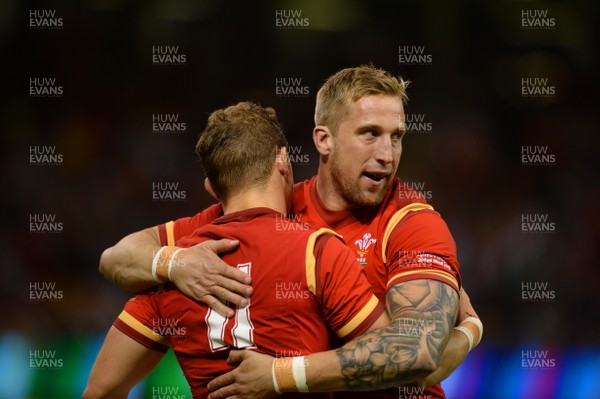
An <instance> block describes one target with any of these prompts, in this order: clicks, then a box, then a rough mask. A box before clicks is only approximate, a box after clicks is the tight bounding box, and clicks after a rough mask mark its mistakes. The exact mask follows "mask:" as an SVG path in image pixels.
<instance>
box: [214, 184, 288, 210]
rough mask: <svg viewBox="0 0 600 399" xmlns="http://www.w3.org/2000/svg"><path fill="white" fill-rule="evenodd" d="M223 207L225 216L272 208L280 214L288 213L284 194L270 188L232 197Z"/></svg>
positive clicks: (249, 191)
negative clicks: (248, 210) (253, 209)
mask: <svg viewBox="0 0 600 399" xmlns="http://www.w3.org/2000/svg"><path fill="white" fill-rule="evenodd" d="M280 191H281V190H280ZM222 205H223V213H224V214H228V213H233V212H239V211H243V210H246V209H250V208H271V209H273V210H275V211H277V212H279V213H283V214H286V213H287V209H286V204H285V196H284V195H283V193H281V192H277V191H275V190H273V188H272V187H269V186H266V187H260V188H252V189H249V190H245V191H243V192H240V193H237V194H235V195H232V196H231V197H230V198H229V199H228V200H227V201H226V202H223V203H222Z"/></svg>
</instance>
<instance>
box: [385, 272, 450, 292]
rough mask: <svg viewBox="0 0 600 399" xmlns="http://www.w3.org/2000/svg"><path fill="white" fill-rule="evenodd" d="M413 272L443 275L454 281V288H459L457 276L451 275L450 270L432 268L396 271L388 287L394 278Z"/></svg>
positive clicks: (444, 277)
mask: <svg viewBox="0 0 600 399" xmlns="http://www.w3.org/2000/svg"><path fill="white" fill-rule="evenodd" d="M412 274H433V275H435V276H437V277H442V278H443V279H446V280H448V281H449V282H450V283H452V284H451V285H452V287H453V288H456V289H458V281H457V280H456V278H454V276H453V275H451V274H450V273H448V272H445V271H442V270H432V269H420V270H407V271H405V272H400V273H396V274H395V275H393V276H392V277H391V278H390V279H389V280H388V283H387V286H388V288H390V282H391V281H392V280H395V279H396V278H398V277H404V276H410V275H412ZM423 278H424V279H426V278H427V277H423Z"/></svg>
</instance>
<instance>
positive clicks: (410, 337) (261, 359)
mask: <svg viewBox="0 0 600 399" xmlns="http://www.w3.org/2000/svg"><path fill="white" fill-rule="evenodd" d="M458 303H459V299H458V294H457V293H456V291H454V289H452V288H451V287H450V286H448V285H446V284H444V283H441V282H439V281H435V280H415V281H409V282H404V283H400V284H397V285H395V286H393V287H391V288H390V289H389V291H388V294H387V308H388V314H389V315H390V318H391V319H392V322H391V323H390V324H389V325H388V326H386V327H383V328H377V329H375V330H372V331H369V332H367V333H365V334H363V335H361V336H359V337H357V338H355V339H353V340H352V341H350V342H348V343H347V344H345V345H344V346H343V347H341V348H339V349H336V350H330V351H327V352H319V353H314V354H311V355H308V356H305V357H304V360H305V364H306V381H307V385H308V388H309V390H310V391H311V392H324V391H340V390H379V389H384V388H387V387H392V386H398V385H403V384H407V383H412V382H416V381H418V380H419V379H421V378H424V377H426V376H428V375H431V374H432V373H433V372H434V371H436V370H437V368H438V366H439V364H440V358H441V355H442V352H443V351H444V348H445V347H446V344H447V343H448V340H449V338H450V335H451V332H452V330H453V327H454V322H455V320H456V313H457V310H458ZM241 353H242V352H236V353H235V354H234V357H233V358H232V359H231V360H232V361H240V360H245V359H252V360H253V361H255V364H254V365H253V366H252V367H247V366H246V367H245V368H244V369H243V370H241V369H242V367H239V368H238V369H235V370H233V371H231V372H229V373H227V374H224V375H222V376H220V377H218V378H216V379H215V380H213V381H211V382H210V383H209V385H208V387H209V389H211V390H213V391H214V392H212V393H211V395H210V397H211V398H226V397H229V396H232V395H236V394H242V395H241V396H242V397H246V398H263V397H268V396H270V395H272V393H273V382H272V377H271V366H272V363H273V359H272V358H270V357H268V356H265V355H260V354H257V353H251V352H249V351H244V352H243V353H244V354H243V355H242V354H241ZM230 357H231V355H230Z"/></svg>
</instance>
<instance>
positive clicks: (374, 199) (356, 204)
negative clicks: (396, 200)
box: [329, 154, 390, 209]
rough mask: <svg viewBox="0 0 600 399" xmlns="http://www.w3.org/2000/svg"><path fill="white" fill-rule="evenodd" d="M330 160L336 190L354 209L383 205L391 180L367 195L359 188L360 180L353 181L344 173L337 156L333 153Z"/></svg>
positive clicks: (332, 180)
mask: <svg viewBox="0 0 600 399" xmlns="http://www.w3.org/2000/svg"><path fill="white" fill-rule="evenodd" d="M329 161H330V170H331V183H332V184H333V186H334V188H335V191H336V192H337V193H338V194H340V195H341V197H342V198H343V199H344V200H345V201H346V202H347V203H348V204H350V206H351V207H352V208H353V209H355V208H364V207H368V208H371V207H376V206H379V205H381V203H382V202H383V199H384V198H385V194H386V193H387V189H388V187H389V185H390V182H389V181H388V182H387V184H386V185H385V187H383V188H382V189H381V190H379V191H378V192H377V193H374V195H367V194H366V193H365V192H363V191H362V190H360V189H359V188H358V181H353V179H352V178H351V177H349V176H347V175H344V173H343V171H342V170H341V168H340V167H339V163H338V162H337V157H336V156H333V154H332V156H331V157H330V159H329Z"/></svg>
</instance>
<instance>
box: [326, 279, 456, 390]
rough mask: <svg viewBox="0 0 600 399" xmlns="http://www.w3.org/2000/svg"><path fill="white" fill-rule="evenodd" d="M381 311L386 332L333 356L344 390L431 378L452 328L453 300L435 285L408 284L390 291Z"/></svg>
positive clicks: (446, 289) (363, 338)
mask: <svg viewBox="0 0 600 399" xmlns="http://www.w3.org/2000/svg"><path fill="white" fill-rule="evenodd" d="M387 308H388V313H389V314H390V318H391V319H392V322H391V324H390V325H389V326H387V327H384V328H380V329H377V330H373V331H371V332H369V333H367V334H364V335H362V336H360V337H358V338H356V339H354V340H352V341H350V342H348V343H347V344H346V345H344V346H343V347H341V348H339V349H338V350H337V351H336V352H337V355H338V358H339V359H340V362H341V366H342V374H343V376H344V379H345V381H346V385H347V386H348V387H349V388H353V389H361V388H362V389H373V388H386V387H390V386H398V385H402V384H407V383H410V382H413V381H415V380H416V379H418V378H419V377H422V376H424V375H428V374H430V373H432V372H433V371H434V370H435V369H436V368H437V366H438V364H439V361H440V356H441V353H442V351H443V350H444V347H445V346H446V344H447V343H448V339H449V338H450V333H451V331H452V326H454V320H455V319H456V312H457V310H458V294H457V293H456V291H454V290H453V289H452V288H450V286H448V285H446V284H444V283H441V282H439V281H435V280H416V281H409V282H405V283H401V284H397V285H396V286H394V287H392V288H390V290H389V291H388V293H387Z"/></svg>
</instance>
